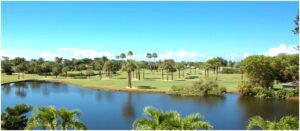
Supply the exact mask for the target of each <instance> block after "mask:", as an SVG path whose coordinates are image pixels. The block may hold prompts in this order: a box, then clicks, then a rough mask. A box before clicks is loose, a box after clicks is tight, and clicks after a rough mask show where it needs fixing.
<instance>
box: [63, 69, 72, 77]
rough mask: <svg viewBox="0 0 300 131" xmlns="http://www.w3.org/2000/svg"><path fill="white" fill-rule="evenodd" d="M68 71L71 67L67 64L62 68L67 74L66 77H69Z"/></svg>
mask: <svg viewBox="0 0 300 131" xmlns="http://www.w3.org/2000/svg"><path fill="white" fill-rule="evenodd" d="M68 71H70V68H69V67H68V66H65V67H63V68H62V72H63V73H64V74H65V77H66V78H67V77H68Z"/></svg>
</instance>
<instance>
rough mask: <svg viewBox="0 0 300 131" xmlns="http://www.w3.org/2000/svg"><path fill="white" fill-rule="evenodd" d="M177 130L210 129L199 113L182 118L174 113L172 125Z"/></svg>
mask: <svg viewBox="0 0 300 131" xmlns="http://www.w3.org/2000/svg"><path fill="white" fill-rule="evenodd" d="M172 124H173V125H174V126H175V127H176V128H177V129H179V130H195V129H212V128H213V126H211V125H210V124H209V123H208V122H206V121H204V119H203V117H202V115H201V114H200V113H195V114H190V115H188V116H186V117H185V118H183V117H182V116H181V115H180V114H179V113H176V117H175V120H174V122H173V123H172Z"/></svg>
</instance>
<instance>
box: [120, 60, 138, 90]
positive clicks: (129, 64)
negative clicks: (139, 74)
mask: <svg viewBox="0 0 300 131" xmlns="http://www.w3.org/2000/svg"><path fill="white" fill-rule="evenodd" d="M135 69H136V65H135V64H134V62H133V61H131V60H127V62H126V63H125V64H124V65H123V67H122V70H123V71H125V72H127V74H128V87H129V88H132V84H131V72H132V71H134V70H135Z"/></svg>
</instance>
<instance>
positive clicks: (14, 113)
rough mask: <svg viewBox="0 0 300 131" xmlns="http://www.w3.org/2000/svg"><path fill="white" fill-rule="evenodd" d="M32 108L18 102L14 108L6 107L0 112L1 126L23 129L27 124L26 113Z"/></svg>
mask: <svg viewBox="0 0 300 131" xmlns="http://www.w3.org/2000/svg"><path fill="white" fill-rule="evenodd" d="M31 110H32V107H31V106H28V105H26V104H18V105H16V106H15V107H14V108H10V107H7V108H6V109H5V112H3V113H2V114H1V128H2V129H3V130H24V128H25V127H26V125H27V120H28V118H27V116H26V113H28V112H30V111H31Z"/></svg>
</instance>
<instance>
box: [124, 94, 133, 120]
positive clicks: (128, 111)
mask: <svg viewBox="0 0 300 131" xmlns="http://www.w3.org/2000/svg"><path fill="white" fill-rule="evenodd" d="M131 99H132V98H131V93H127V102H126V103H125V105H124V106H123V109H122V111H123V116H124V117H125V118H127V119H128V118H133V117H134V115H135V111H134V108H133V107H132V100H131Z"/></svg>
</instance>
